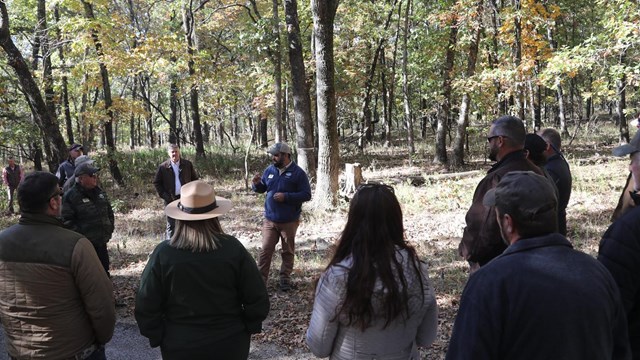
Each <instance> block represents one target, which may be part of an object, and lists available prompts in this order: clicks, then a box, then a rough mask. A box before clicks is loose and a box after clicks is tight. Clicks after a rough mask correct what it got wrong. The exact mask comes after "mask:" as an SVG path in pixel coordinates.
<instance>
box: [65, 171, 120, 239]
mask: <svg viewBox="0 0 640 360" xmlns="http://www.w3.org/2000/svg"><path fill="white" fill-rule="evenodd" d="M62 221H63V222H64V225H65V226H66V227H67V228H69V229H71V230H73V231H76V232H79V233H80V234H82V235H84V236H86V237H87V239H89V241H91V243H92V244H93V245H94V246H100V245H104V244H106V243H107V242H109V240H110V239H111V234H112V233H113V228H114V226H113V224H114V217H113V208H112V207H111V203H110V202H109V198H107V194H106V193H105V192H104V191H102V189H101V188H100V187H96V188H94V189H92V190H87V189H85V188H83V187H82V186H80V184H78V183H76V184H75V185H74V186H72V187H71V188H70V189H69V191H67V192H66V193H65V194H64V197H63V198H62Z"/></svg>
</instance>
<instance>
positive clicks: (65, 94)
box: [53, 3, 75, 144]
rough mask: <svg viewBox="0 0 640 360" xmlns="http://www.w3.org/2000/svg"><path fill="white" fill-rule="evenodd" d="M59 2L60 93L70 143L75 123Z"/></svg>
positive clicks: (54, 13) (57, 16)
mask: <svg viewBox="0 0 640 360" xmlns="http://www.w3.org/2000/svg"><path fill="white" fill-rule="evenodd" d="M59 7H60V6H59V4H57V3H56V4H55V6H54V8H53V15H54V18H55V20H56V37H57V41H58V43H60V44H59V45H58V57H59V58H60V67H61V68H62V76H61V79H60V81H61V88H60V93H61V95H62V112H63V113H64V121H65V125H66V128H67V138H68V139H69V144H73V143H74V142H75V140H74V137H73V123H72V120H71V109H70V108H69V79H68V77H67V63H66V60H65V53H64V48H65V47H64V45H62V35H61V34H60V24H59V23H60V9H59Z"/></svg>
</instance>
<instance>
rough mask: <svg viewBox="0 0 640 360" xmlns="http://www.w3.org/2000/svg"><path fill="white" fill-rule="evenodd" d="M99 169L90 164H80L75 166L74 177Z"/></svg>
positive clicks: (93, 172) (91, 173) (92, 172)
mask: <svg viewBox="0 0 640 360" xmlns="http://www.w3.org/2000/svg"><path fill="white" fill-rule="evenodd" d="M98 171H100V168H97V167H94V166H93V165H91V164H87V163H84V164H82V165H80V166H76V170H75V171H74V172H73V175H74V176H75V177H79V176H82V175H93V174H95V173H97V172H98Z"/></svg>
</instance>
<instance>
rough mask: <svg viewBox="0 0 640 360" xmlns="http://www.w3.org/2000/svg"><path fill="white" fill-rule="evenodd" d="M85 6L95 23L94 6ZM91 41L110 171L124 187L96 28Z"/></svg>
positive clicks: (107, 86) (107, 85)
mask: <svg viewBox="0 0 640 360" xmlns="http://www.w3.org/2000/svg"><path fill="white" fill-rule="evenodd" d="M81 1H82V4H83V6H84V12H85V16H86V18H87V19H88V20H90V21H95V20H96V17H95V14H94V12H93V5H92V4H91V3H89V2H86V1H84V0H81ZM91 39H92V40H93V44H94V46H95V49H96V54H97V55H98V57H99V58H100V60H99V64H98V65H99V67H100V77H101V78H102V95H103V97H104V107H105V111H106V113H107V119H106V121H105V122H104V136H105V138H106V143H107V160H108V161H109V170H110V171H111V176H113V179H114V180H115V181H116V182H117V183H118V184H119V185H120V186H124V179H123V177H122V173H121V172H120V168H119V167H118V161H117V160H116V158H115V152H116V145H115V141H114V138H113V119H114V114H113V110H112V109H111V106H112V104H113V101H112V98H111V84H110V82H109V70H108V69H107V66H106V65H105V63H104V60H103V59H102V58H103V56H104V54H103V52H102V43H101V42H100V39H99V37H98V31H97V29H96V28H93V29H91Z"/></svg>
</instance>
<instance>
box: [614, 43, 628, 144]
mask: <svg viewBox="0 0 640 360" xmlns="http://www.w3.org/2000/svg"><path fill="white" fill-rule="evenodd" d="M625 60H626V55H625V52H624V51H623V52H622V54H620V65H621V66H624V65H625V62H626V61H625ZM616 87H617V90H618V103H617V106H616V111H617V113H618V122H619V124H618V126H619V129H620V142H627V143H628V142H629V126H628V125H627V120H626V118H625V116H624V110H625V109H626V107H627V91H626V87H627V75H626V74H624V73H623V74H622V76H620V78H619V79H618V81H617V82H616Z"/></svg>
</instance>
